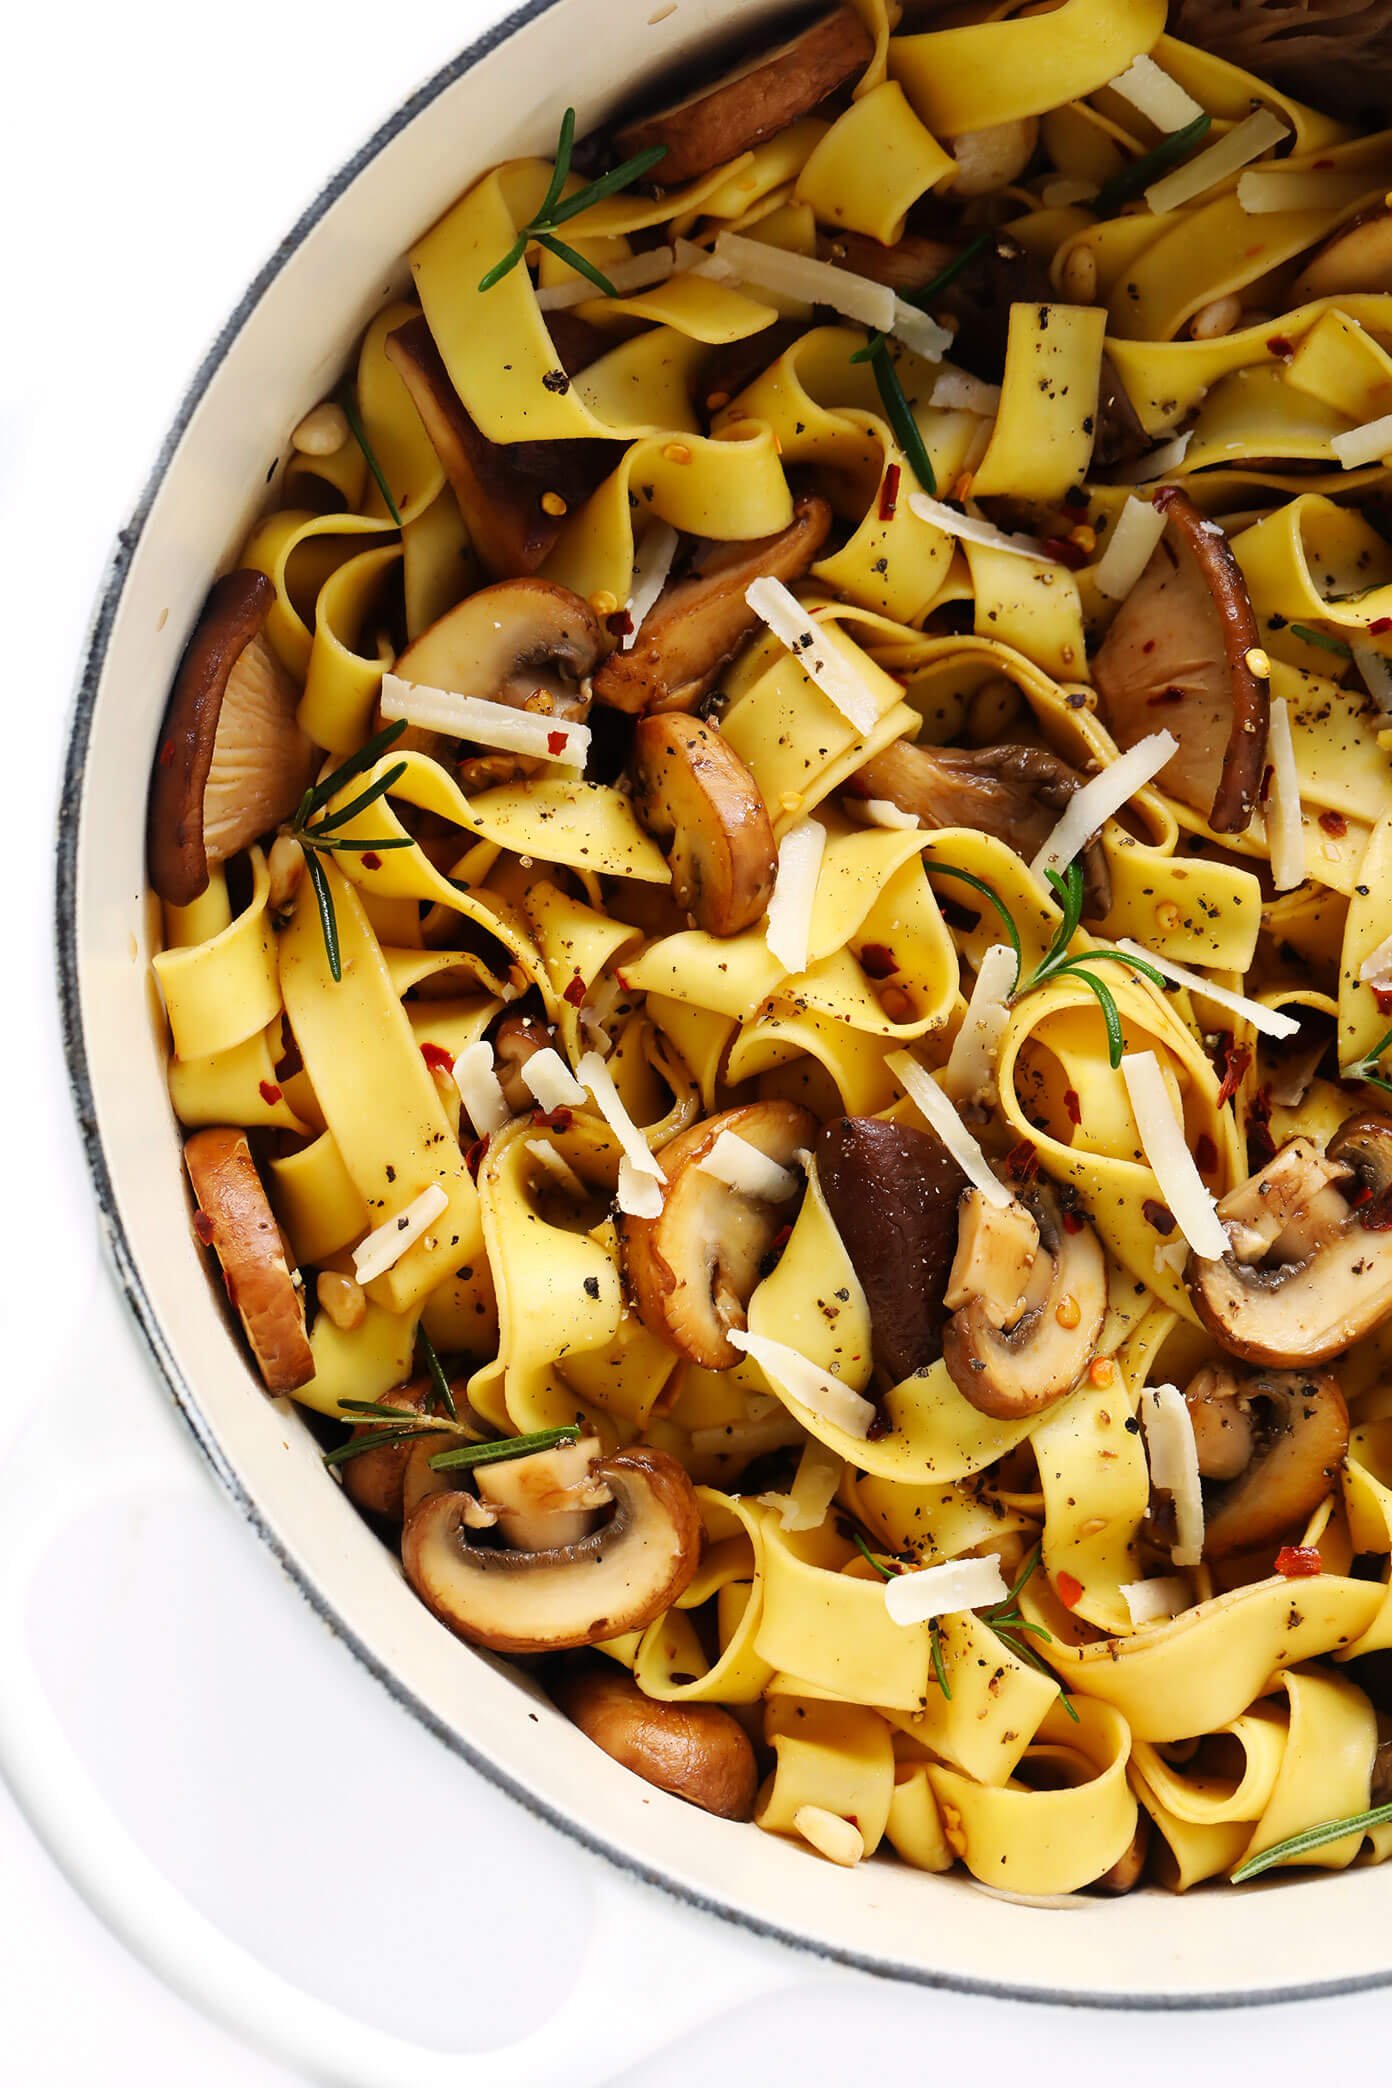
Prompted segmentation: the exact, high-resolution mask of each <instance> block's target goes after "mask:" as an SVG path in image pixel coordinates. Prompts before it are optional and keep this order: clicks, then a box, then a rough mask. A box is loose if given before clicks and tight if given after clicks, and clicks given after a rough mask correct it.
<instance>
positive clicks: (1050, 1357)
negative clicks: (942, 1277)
mask: <svg viewBox="0 0 1392 2088" xmlns="http://www.w3.org/2000/svg"><path fill="white" fill-rule="evenodd" d="M1002 1215H1003V1214H1002V1213H1001V1212H1000V1211H999V1210H997V1209H995V1208H994V1207H993V1206H991V1205H989V1204H987V1203H986V1202H985V1200H984V1199H983V1198H982V1197H981V1195H980V1193H979V1192H978V1191H976V1190H969V1191H968V1192H967V1195H966V1196H965V1197H964V1198H963V1200H962V1213H961V1220H960V1225H959V1229H958V1240H957V1258H956V1260H955V1261H954V1263H953V1265H952V1270H951V1273H950V1275H949V1278H948V1286H947V1296H946V1300H945V1302H946V1304H947V1306H948V1308H949V1309H950V1310H951V1312H952V1317H951V1319H950V1320H949V1321H948V1322H947V1325H946V1327H945V1328H944V1330H943V1361H944V1363H946V1365H947V1369H948V1374H949V1376H950V1377H951V1379H952V1382H953V1384H954V1385H955V1386H956V1387H957V1390H958V1391H959V1392H960V1393H961V1394H962V1397H963V1398H964V1399H967V1400H970V1402H971V1404H972V1405H973V1406H974V1407H975V1408H976V1410H977V1412H978V1413H981V1414H990V1415H992V1416H994V1418H995V1419H996V1420H998V1421H1016V1420H1020V1419H1022V1418H1023V1417H1024V1416H1025V1415H1027V1414H1037V1413H1038V1412H1039V1411H1040V1410H1041V1408H1043V1407H1046V1406H1048V1405H1049V1404H1050V1403H1051V1402H1052V1401H1053V1400H1055V1399H1058V1398H1060V1397H1061V1396H1062V1395H1063V1394H1064V1393H1065V1392H1071V1391H1072V1389H1073V1387H1074V1386H1075V1385H1076V1384H1077V1382H1078V1380H1079V1378H1080V1377H1081V1376H1082V1375H1083V1372H1084V1371H1085V1370H1086V1369H1087V1367H1088V1364H1089V1363H1090V1362H1091V1361H1092V1358H1093V1356H1094V1354H1095V1352H1096V1349H1097V1342H1098V1338H1099V1336H1100V1335H1101V1332H1102V1322H1103V1320H1104V1318H1105V1317H1106V1312H1107V1265H1106V1261H1105V1260H1104V1258H1103V1254H1102V1249H1101V1246H1100V1244H1099V1243H1098V1239H1097V1235H1096V1233H1095V1232H1094V1231H1093V1229H1092V1227H1091V1225H1090V1224H1089V1223H1088V1222H1087V1220H1086V1219H1084V1218H1079V1217H1078V1216H1076V1214H1074V1215H1072V1216H1071V1217H1070V1223H1069V1225H1068V1226H1065V1225H1064V1223H1063V1218H1062V1214H1061V1212H1060V1210H1059V1205H1058V1202H1057V1199H1056V1198H1055V1196H1054V1193H1053V1191H1052V1190H1051V1189H1049V1188H1046V1187H1044V1186H1042V1185H1036V1186H1035V1187H1033V1188H1030V1189H1022V1190H1021V1191H1020V1193H1019V1195H1018V1196H1017V1197H1016V1199H1015V1204H1014V1205H1013V1206H1012V1207H1011V1210H1010V1213H1009V1216H1008V1220H1007V1223H1006V1224H1005V1225H1001V1224H1000V1222H999V1221H1000V1219H1001V1217H1002ZM1031 1228H1037V1231H1038V1236H1039V1244H1038V1247H1037V1249H1034V1250H1033V1253H1032V1258H1031V1250H1030V1244H1029V1243H1030V1230H1031ZM1022 1274H1023V1278H1024V1288H1023V1292H1021V1290H1020V1280H1021V1276H1022Z"/></svg>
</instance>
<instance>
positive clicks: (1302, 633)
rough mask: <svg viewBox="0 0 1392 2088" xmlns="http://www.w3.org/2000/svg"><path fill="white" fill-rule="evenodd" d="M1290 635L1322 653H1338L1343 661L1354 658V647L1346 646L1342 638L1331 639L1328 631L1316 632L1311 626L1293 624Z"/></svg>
mask: <svg viewBox="0 0 1392 2088" xmlns="http://www.w3.org/2000/svg"><path fill="white" fill-rule="evenodd" d="M1290 633H1291V636H1292V638H1303V639H1304V640H1305V643H1306V644H1307V645H1317V646H1318V647H1319V649H1320V651H1321V652H1328V653H1336V654H1337V655H1338V657H1339V658H1340V659H1341V660H1351V659H1352V658H1353V647H1352V646H1351V645H1345V643H1344V641H1343V639H1342V638H1331V637H1330V635H1329V633H1328V631H1315V630H1312V629H1311V627H1310V625H1309V624H1296V623H1293V624H1292V625H1291V627H1290Z"/></svg>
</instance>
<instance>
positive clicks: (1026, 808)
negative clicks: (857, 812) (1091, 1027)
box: [846, 740, 1111, 918]
mask: <svg viewBox="0 0 1392 2088" xmlns="http://www.w3.org/2000/svg"><path fill="white" fill-rule="evenodd" d="M1082 786H1083V778H1082V777H1081V776H1080V775H1079V774H1078V771H1077V770H1076V769H1074V768H1070V767H1069V765H1068V763H1067V762H1066V761H1063V760H1061V759H1060V758H1059V756H1058V755H1057V754H1053V753H1051V752H1050V751H1049V749H1048V748H1047V747H1030V746H1023V745H1020V746H1017V745H1013V744H1007V745H1005V746H1000V747H924V746H917V745H915V744H914V742H913V741H912V740H896V741H895V742H894V744H893V746H890V747H886V748H885V750H884V752H883V753H881V754H875V755H872V756H871V758H870V760H869V761H867V762H866V764H865V766H864V767H863V768H861V769H857V770H856V773H855V774H854V775H853V776H852V777H851V779H850V781H849V782H848V783H847V785H846V789H847V792H848V793H849V795H851V796H853V797H861V798H888V799H889V801H890V803H891V804H895V805H897V806H898V807H899V809H900V811H901V812H912V813H913V815H914V817H915V818H916V819H919V820H921V821H922V823H923V825H924V826H926V827H970V828H974V829H975V830H976V832H978V833H982V834H994V835H995V837H996V839H997V840H999V841H1004V842H1005V843H1006V844H1007V845H1008V846H1009V847H1011V848H1013V849H1014V850H1015V852H1016V854H1017V855H1021V856H1023V857H1024V858H1025V860H1026V861H1027V862H1028V861H1030V860H1032V859H1033V857H1034V856H1036V855H1037V854H1038V852H1039V850H1040V849H1041V848H1042V847H1043V845H1044V843H1045V842H1046V841H1047V840H1048V838H1049V836H1050V834H1052V832H1053V830H1054V828H1055V827H1056V826H1057V825H1058V822H1059V819H1060V817H1061V815H1062V813H1063V811H1064V810H1065V808H1066V806H1067V804H1068V800H1069V799H1070V798H1071V797H1072V796H1073V793H1074V792H1075V791H1077V790H1081V788H1082ZM1083 873H1084V903H1085V905H1086V909H1087V912H1088V915H1089V918H1095V917H1100V916H1101V915H1102V914H1105V913H1106V912H1107V911H1108V909H1109V907H1110V905H1111V881H1110V879H1109V877H1108V874H1107V863H1106V858H1105V856H1104V855H1103V853H1102V850H1101V848H1100V847H1098V846H1097V845H1096V844H1095V843H1094V844H1093V845H1091V846H1090V847H1089V848H1088V849H1087V850H1086V851H1085V852H1084V856H1083Z"/></svg>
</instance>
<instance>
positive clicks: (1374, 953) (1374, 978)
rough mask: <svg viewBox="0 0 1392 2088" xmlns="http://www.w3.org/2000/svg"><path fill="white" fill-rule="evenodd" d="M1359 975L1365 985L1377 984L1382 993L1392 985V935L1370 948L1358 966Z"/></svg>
mask: <svg viewBox="0 0 1392 2088" xmlns="http://www.w3.org/2000/svg"><path fill="white" fill-rule="evenodd" d="M1358 977H1359V980H1360V982H1361V984H1363V985H1364V986H1375V987H1376V988H1377V989H1378V991H1379V992H1380V993H1383V992H1386V990H1387V988H1388V986H1392V935H1389V936H1388V938H1387V940H1386V941H1385V942H1380V943H1379V944H1378V946H1377V948H1376V949H1375V950H1370V951H1369V952H1368V954H1367V956H1366V957H1365V958H1364V959H1363V962H1362V963H1361V964H1360V965H1359V967H1358Z"/></svg>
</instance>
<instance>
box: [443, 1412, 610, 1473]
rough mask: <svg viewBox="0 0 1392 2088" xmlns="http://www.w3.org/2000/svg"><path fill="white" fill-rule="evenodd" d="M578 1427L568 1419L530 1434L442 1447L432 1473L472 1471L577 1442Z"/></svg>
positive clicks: (578, 1436) (578, 1438)
mask: <svg viewBox="0 0 1392 2088" xmlns="http://www.w3.org/2000/svg"><path fill="white" fill-rule="evenodd" d="M579 1440H580V1430H579V1428H578V1426H577V1425H576V1423H575V1422H573V1421H571V1422H568V1423H567V1424H566V1426H565V1427H564V1428H539V1429H537V1430H535V1431H534V1433H533V1434H531V1435H520V1436H502V1437H500V1438H499V1439H498V1441H496V1442H493V1443H466V1444H465V1446H464V1447H463V1449H461V1450H442V1451H441V1452H440V1455H439V1456H438V1457H432V1458H431V1460H430V1469H431V1471H432V1472H471V1471H472V1470H473V1468H474V1466H475V1465H481V1464H504V1463H506V1462H507V1460H508V1459H509V1458H513V1457H530V1456H531V1454H532V1452H533V1451H534V1450H554V1449H555V1448H556V1447H557V1445H558V1444H560V1443H578V1442H579Z"/></svg>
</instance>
